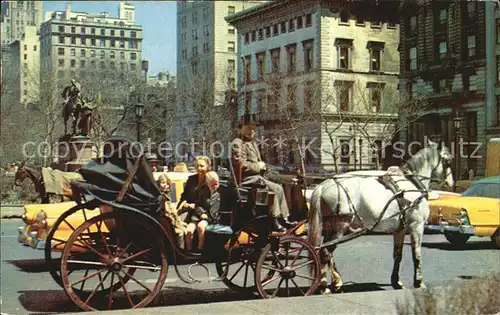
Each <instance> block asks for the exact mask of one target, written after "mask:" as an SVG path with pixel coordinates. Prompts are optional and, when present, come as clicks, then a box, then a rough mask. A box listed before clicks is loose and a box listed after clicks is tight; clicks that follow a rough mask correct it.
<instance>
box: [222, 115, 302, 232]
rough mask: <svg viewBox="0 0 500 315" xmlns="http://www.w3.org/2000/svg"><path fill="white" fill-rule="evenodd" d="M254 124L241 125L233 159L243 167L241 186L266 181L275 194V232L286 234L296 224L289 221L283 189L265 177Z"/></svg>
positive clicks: (273, 214)
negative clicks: (255, 137)
mask: <svg viewBox="0 0 500 315" xmlns="http://www.w3.org/2000/svg"><path fill="white" fill-rule="evenodd" d="M254 136H255V126H254V124H251V123H250V124H240V137H239V138H236V139H234V140H233V142H232V147H231V155H232V159H233V160H236V161H239V164H240V166H241V185H242V186H246V185H251V184H253V183H255V182H257V181H258V180H262V181H264V183H265V184H266V186H267V188H268V189H269V190H271V191H272V192H273V193H274V194H275V197H274V198H275V199H274V202H273V205H272V207H271V209H270V213H269V214H270V215H271V216H272V217H273V226H272V228H273V230H275V231H279V232H284V231H286V228H290V227H293V226H294V225H295V222H289V221H288V215H289V209H288V204H287V201H286V198H285V192H284V190H283V187H282V186H281V185H279V184H277V183H274V182H272V181H270V180H269V179H267V178H265V177H263V174H264V172H265V171H266V170H267V166H266V163H265V162H264V161H263V160H262V157H261V155H260V152H259V148H258V147H257V144H256V143H255V141H254Z"/></svg>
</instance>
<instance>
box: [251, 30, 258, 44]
mask: <svg viewBox="0 0 500 315" xmlns="http://www.w3.org/2000/svg"><path fill="white" fill-rule="evenodd" d="M256 40H257V32H256V31H252V42H255V41H256Z"/></svg>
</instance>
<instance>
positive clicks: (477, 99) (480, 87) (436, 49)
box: [400, 0, 500, 178]
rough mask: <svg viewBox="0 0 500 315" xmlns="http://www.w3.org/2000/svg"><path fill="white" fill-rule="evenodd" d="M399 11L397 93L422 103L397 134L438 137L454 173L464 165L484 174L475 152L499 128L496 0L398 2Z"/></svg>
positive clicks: (407, 137)
mask: <svg viewBox="0 0 500 315" xmlns="http://www.w3.org/2000/svg"><path fill="white" fill-rule="evenodd" d="M400 12H401V14H400V16H401V18H400V25H401V28H400V55H401V58H400V60H401V63H400V72H401V74H400V91H405V92H406V94H407V95H409V96H410V97H419V98H422V99H424V100H425V103H426V108H425V110H424V112H423V117H421V118H420V119H418V121H416V122H414V123H413V124H412V126H411V128H408V129H406V130H404V132H402V133H401V138H402V139H403V140H406V141H407V142H410V141H417V142H420V143H422V142H423V141H424V137H425V136H427V137H431V138H436V139H437V140H440V141H444V143H446V144H447V145H448V146H450V147H451V148H452V150H453V151H454V154H455V157H456V159H455V165H454V170H455V174H456V175H458V176H456V177H459V178H463V177H464V174H465V173H466V171H467V169H469V168H472V169H474V170H475V172H476V174H477V175H481V174H483V173H484V166H485V165H484V161H485V159H484V158H478V157H479V156H483V157H484V155H485V149H486V142H487V141H488V139H489V138H490V137H491V136H493V135H498V134H499V131H500V130H499V125H498V96H495V94H496V95H498V94H499V93H498V92H499V87H498V83H497V84H496V85H495V82H498V74H497V73H495V72H498V70H499V67H500V66H499V61H498V60H499V59H498V52H499V50H498V42H499V41H500V39H499V37H498V36H499V35H498V30H499V26H498V25H499V20H498V1H432V0H420V1H403V2H402V4H401V7H400ZM495 15H496V28H495V26H494V25H495V23H494V19H495ZM495 32H496V33H497V34H496V36H495ZM495 47H496V48H495ZM495 52H496V53H495ZM496 58H497V59H496ZM495 69H497V70H496V71H495ZM495 98H496V99H497V100H496V101H495ZM476 143H480V147H479V151H478V152H476V154H475V156H477V157H473V156H471V155H472V154H473V153H474V152H475V150H476V148H477V147H478V144H476ZM460 151H463V154H462V153H460Z"/></svg>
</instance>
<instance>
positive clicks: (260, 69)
mask: <svg viewBox="0 0 500 315" xmlns="http://www.w3.org/2000/svg"><path fill="white" fill-rule="evenodd" d="M255 57H256V59H257V75H258V79H259V81H262V80H264V73H265V69H264V64H265V58H266V54H265V53H258V54H256V55H255Z"/></svg>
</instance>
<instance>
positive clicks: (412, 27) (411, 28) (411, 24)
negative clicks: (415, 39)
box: [407, 15, 417, 36]
mask: <svg viewBox="0 0 500 315" xmlns="http://www.w3.org/2000/svg"><path fill="white" fill-rule="evenodd" d="M407 30H408V34H409V36H414V35H417V16H416V15H412V16H410V17H409V18H408V27H407Z"/></svg>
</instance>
